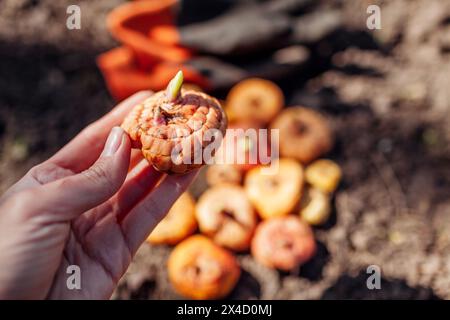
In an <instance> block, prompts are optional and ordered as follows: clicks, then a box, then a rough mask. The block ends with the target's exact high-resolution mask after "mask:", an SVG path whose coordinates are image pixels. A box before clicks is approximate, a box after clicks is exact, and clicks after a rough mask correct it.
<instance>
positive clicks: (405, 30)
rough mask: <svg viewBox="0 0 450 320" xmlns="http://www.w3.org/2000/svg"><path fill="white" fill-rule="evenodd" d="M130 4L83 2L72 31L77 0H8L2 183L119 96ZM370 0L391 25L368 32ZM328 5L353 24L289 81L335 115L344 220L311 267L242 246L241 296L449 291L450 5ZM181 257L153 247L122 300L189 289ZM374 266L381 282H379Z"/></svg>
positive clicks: (2, 7) (144, 252)
mask: <svg viewBox="0 0 450 320" xmlns="http://www.w3.org/2000/svg"><path fill="white" fill-rule="evenodd" d="M121 2H122V1H120V0H113V1H111V0H98V1H88V0H85V1H78V3H79V4H80V5H81V9H82V29H81V30H73V31H68V30H67V29H66V28H65V18H66V8H67V6H68V5H69V4H72V2H71V1H66V0H60V1H53V0H40V1H38V0H3V1H1V2H0V56H1V59H0V146H1V147H0V150H1V153H0V192H3V191H4V190H6V188H8V187H9V186H10V185H11V184H12V183H13V182H14V181H16V180H17V179H18V178H19V177H20V176H22V175H23V174H24V173H25V172H26V171H27V170H28V169H29V168H30V167H32V166H33V165H35V164H37V163H39V162H40V161H42V160H44V159H46V158H47V157H49V156H50V155H51V154H53V153H54V152H55V151H56V150H58V149H59V148H60V147H61V146H63V145H64V144H65V143H67V142H68V141H69V140H70V139H71V138H72V137H73V136H74V135H75V134H76V133H77V132H79V131H80V130H81V129H82V128H83V127H85V126H86V125H87V124H89V123H90V122H92V121H94V120H95V119H97V118H98V117H100V116H101V115H103V114H104V113H105V112H107V111H108V110H109V109H110V108H112V106H113V105H114V101H113V100H112V99H111V98H110V96H109V93H108V92H107V89H106V87H105V84H104V81H103V79H102V77H101V75H100V73H99V71H98V69H97V67H96V64H95V57H96V56H97V55H98V54H99V53H101V52H104V51H105V50H107V49H109V48H112V47H114V46H116V45H117V44H116V43H115V42H114V41H113V40H112V39H111V37H110V36H109V34H108V32H107V30H106V27H105V23H104V21H105V15H106V14H107V12H109V11H110V10H111V9H112V8H113V7H115V6H116V5H117V4H119V3H121ZM369 4H379V5H380V7H381V12H382V29H381V30H373V31H370V30H368V29H367V28H366V18H367V13H366V9H367V6H368V5H369ZM323 7H328V8H333V9H336V11H335V12H336V13H335V14H338V15H339V16H340V17H341V18H342V19H341V21H342V22H341V23H340V24H339V25H338V26H337V27H334V29H333V30H331V32H329V33H328V35H327V36H325V37H321V38H320V39H316V40H314V41H312V42H310V43H308V44H307V46H308V48H309V49H310V50H311V56H312V57H313V58H312V59H311V60H310V62H309V65H308V66H307V68H305V69H302V70H301V73H298V74H295V75H293V76H291V77H289V78H285V79H282V80H281V81H279V84H280V85H281V86H282V88H283V90H284V91H285V93H286V95H287V102H288V105H298V104H303V105H307V106H309V107H312V108H316V109H318V110H321V111H322V112H324V113H325V114H327V115H328V116H329V118H330V120H331V121H332V124H333V127H334V130H335V132H336V134H337V144H336V146H335V148H334V150H333V151H332V153H331V154H330V157H331V158H333V159H335V160H336V161H337V162H338V163H339V164H340V165H341V166H342V167H343V172H344V178H343V182H342V184H341V186H340V188H339V190H338V191H337V193H336V195H335V198H334V199H333V201H334V208H335V210H334V213H333V217H332V219H331V221H330V222H329V223H328V224H327V225H326V226H324V227H321V228H316V229H315V234H316V237H317V239H318V240H317V241H318V245H319V251H318V254H317V255H316V256H315V258H314V259H313V260H312V261H310V262H309V263H307V264H306V265H304V266H303V267H302V268H301V270H300V271H298V272H293V273H290V274H286V273H280V272H277V271H273V270H268V269H266V268H264V267H262V266H261V265H259V264H257V263H256V262H255V261H254V260H253V259H252V258H251V257H250V256H249V255H247V254H243V255H240V256H239V260H240V262H241V265H242V268H243V270H244V272H243V276H242V277H241V280H240V282H239V284H238V286H237V288H236V289H235V290H234V291H233V293H232V294H231V296H230V298H232V299H283V298H286V299H390V298H399V299H450V232H449V230H450V197H449V195H450V166H449V163H450V162H449V161H450V90H448V84H449V83H450V3H449V2H446V1H440V0H389V1H375V0H372V1H368V0H358V1H356V0H355V1H339V0H323V1H317V2H316V4H315V5H312V6H311V7H310V8H308V10H310V11H317V12H320V10H321V9H322V8H323ZM293 80H295V81H293ZM220 94H221V93H219V95H220ZM219 97H220V96H219ZM195 187H196V188H197V192H198V188H200V189H201V186H199V185H198V184H197V185H196V186H195ZM169 252H170V248H168V247H161V246H158V247H156V246H155V247H152V246H150V245H148V244H144V245H143V246H142V248H141V249H140V250H139V252H138V254H137V256H136V258H135V259H134V262H133V264H132V265H131V267H130V269H129V271H128V272H127V274H126V275H125V276H124V278H123V279H122V281H121V283H120V285H119V287H118V289H117V291H116V293H115V294H114V298H116V299H130V298H131V299H157V298H166V299H171V298H174V299H178V298H180V297H179V296H177V295H176V294H175V293H174V292H173V290H172V289H171V287H170V284H169V283H168V281H167V274H166V268H165V262H166V259H167V256H168V254H169ZM372 264H375V265H378V266H379V267H380V268H381V271H382V282H381V290H368V289H367V287H366V280H367V277H368V274H367V272H366V269H367V267H368V266H369V265H372Z"/></svg>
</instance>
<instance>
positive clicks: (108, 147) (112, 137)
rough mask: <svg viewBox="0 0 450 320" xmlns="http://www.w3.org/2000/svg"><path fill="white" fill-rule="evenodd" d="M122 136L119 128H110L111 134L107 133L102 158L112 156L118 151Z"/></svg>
mask: <svg viewBox="0 0 450 320" xmlns="http://www.w3.org/2000/svg"><path fill="white" fill-rule="evenodd" d="M123 134H124V131H123V129H122V128H121V127H114V128H112V130H111V132H110V133H109V136H108V139H107V140H106V143H105V148H104V149H103V152H102V154H101V156H102V157H109V156H112V155H113V154H114V153H115V152H116V151H117V149H119V147H120V144H121V143H122V136H123Z"/></svg>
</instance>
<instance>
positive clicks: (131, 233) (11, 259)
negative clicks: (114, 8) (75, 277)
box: [0, 92, 195, 299]
mask: <svg viewBox="0 0 450 320" xmlns="http://www.w3.org/2000/svg"><path fill="white" fill-rule="evenodd" d="M150 95H151V93H150V92H140V93H138V94H135V95H134V96H132V97H130V98H129V99H127V100H126V101H124V102H123V103H121V104H120V105H118V106H117V107H116V108H115V109H114V110H112V111H111V112H110V113H109V114H107V115H106V116H105V117H103V118H102V119H100V120H98V121H97V122H95V123H93V124H92V125H90V126H88V127H87V128H86V129H85V130H83V131H82V132H81V133H80V134H79V135H78V136H77V137H75V138H74V139H73V140H72V141H71V142H70V143H69V144H67V145H66V146H65V147H64V148H62V149H61V150H60V151H59V152H58V153H56V154H55V155H54V156H53V157H51V158H50V159H49V160H47V161H45V162H44V163H42V164H39V165H37V166H36V167H34V168H32V169H31V170H30V171H29V172H28V173H27V174H26V175H25V176H24V177H23V178H22V179H21V180H20V181H19V182H17V183H16V184H15V185H14V186H12V187H11V188H10V189H9V190H8V191H7V192H6V193H5V194H4V195H3V196H2V197H1V198H0V299H41V298H54V299H71V298H75V299H77V298H80V299H88V298H89V299H101V298H109V297H110V296H111V294H112V292H113V290H114V289H115V287H116V285H117V282H118V281H119V279H120V277H121V276H122V275H123V273H124V272H125V271H126V269H127V267H128V265H129V264H130V262H131V259H132V257H133V255H134V254H135V252H136V251H137V249H138V248H139V246H140V245H141V244H142V242H143V241H145V239H146V238H147V236H148V234H149V233H150V232H151V231H152V230H153V228H154V227H155V226H156V224H157V223H158V222H159V221H160V220H161V219H162V218H163V217H164V215H165V214H166V213H167V211H168V210H169V209H170V207H171V206H172V204H173V203H174V202H175V200H176V199H177V198H178V197H179V196H180V194H181V193H182V192H184V191H185V189H186V188H187V187H188V185H189V184H190V182H191V181H192V180H193V178H194V177H195V172H193V173H188V174H187V175H183V176H163V175H162V174H161V173H158V172H156V171H155V170H154V169H153V168H152V167H151V166H150V165H148V163H147V162H146V160H142V157H141V156H140V153H139V152H136V153H134V151H133V152H131V147H130V141H129V139H128V136H127V135H126V133H125V132H124V131H123V130H122V129H121V128H120V127H117V125H119V124H120V123H121V122H122V120H123V118H124V116H125V115H126V114H127V113H128V111H129V110H130V109H131V108H132V107H133V106H134V105H136V104H137V103H139V102H141V101H142V100H144V99H145V98H147V97H148V96H150ZM111 128H112V130H111ZM105 141H106V143H105ZM130 158H131V161H130ZM130 163H131V164H130ZM159 181H161V183H159V184H158V182H159ZM70 265H76V266H78V267H79V268H80V271H81V274H80V275H81V288H80V289H69V287H68V285H67V282H68V281H67V280H68V278H69V277H70V276H71V274H70V273H69V274H68V273H67V268H68V267H69V266H70Z"/></svg>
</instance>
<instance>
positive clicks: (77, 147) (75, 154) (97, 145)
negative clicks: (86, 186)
mask: <svg viewBox="0 0 450 320" xmlns="http://www.w3.org/2000/svg"><path fill="white" fill-rule="evenodd" d="M151 95H152V92H151V91H140V92H138V93H135V94H134V95H132V96H131V97H129V98H128V99H126V100H124V101H122V102H121V103H119V104H118V105H117V106H116V107H115V108H114V109H112V110H111V111H110V112H109V113H107V114H106V115H105V116H103V117H102V118H100V119H99V120H97V121H95V122H94V123H92V124H90V125H89V126H88V127H86V128H85V129H84V130H83V131H81V132H80V133H79V134H78V135H77V136H76V137H75V138H73V139H72V140H71V141H70V142H69V143H68V144H67V145H65V146H64V147H63V148H62V149H61V150H59V151H58V152H57V153H56V154H55V155H54V156H53V157H51V158H50V159H49V160H47V161H48V162H51V163H54V164H56V165H58V166H60V167H62V168H66V169H70V170H72V171H74V172H81V171H83V170H85V169H87V168H89V167H90V166H91V165H92V164H93V163H94V162H95V161H96V160H97V158H98V157H99V155H100V153H101V151H102V149H103V145H104V143H105V141H106V138H107V136H108V134H109V131H110V130H111V128H112V127H114V126H117V125H120V124H121V123H122V121H123V119H124V118H125V116H126V115H127V114H128V112H129V111H130V110H131V108H133V107H134V106H135V105H136V104H138V103H140V102H142V101H143V100H145V99H146V98H148V97H150V96H151Z"/></svg>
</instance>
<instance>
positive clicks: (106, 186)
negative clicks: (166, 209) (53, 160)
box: [40, 127, 131, 219]
mask: <svg viewBox="0 0 450 320" xmlns="http://www.w3.org/2000/svg"><path fill="white" fill-rule="evenodd" d="M86 152H89V150H86ZM130 152H131V144H130V140H129V138H128V136H127V134H126V133H125V132H124V131H123V129H122V128H120V127H114V128H113V129H112V130H111V132H110V134H109V136H108V139H107V140H106V143H105V147H104V149H103V152H102V153H101V155H100V157H99V158H98V160H97V161H96V162H95V163H94V164H93V165H92V166H91V167H90V168H89V169H87V170H85V171H83V172H81V173H79V174H76V175H73V176H70V177H67V178H64V179H61V180H57V181H54V182H51V183H48V184H46V185H44V186H43V187H42V191H43V192H44V195H43V196H44V197H45V199H46V201H40V202H41V203H42V205H44V206H45V207H46V208H47V210H49V211H52V212H58V213H60V212H63V213H64V216H65V218H66V215H69V217H67V218H69V219H73V218H75V217H77V216H78V215H79V214H81V213H83V212H85V211H87V210H89V209H91V208H93V207H95V206H98V205H99V204H101V203H103V202H105V201H106V200H108V199H109V198H111V197H112V196H113V195H114V194H115V193H116V192H117V191H118V190H119V188H120V187H121V186H122V184H123V182H124V180H125V178H126V175H127V171H128V165H129V162H130Z"/></svg>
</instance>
